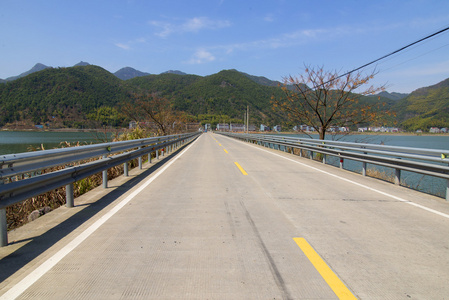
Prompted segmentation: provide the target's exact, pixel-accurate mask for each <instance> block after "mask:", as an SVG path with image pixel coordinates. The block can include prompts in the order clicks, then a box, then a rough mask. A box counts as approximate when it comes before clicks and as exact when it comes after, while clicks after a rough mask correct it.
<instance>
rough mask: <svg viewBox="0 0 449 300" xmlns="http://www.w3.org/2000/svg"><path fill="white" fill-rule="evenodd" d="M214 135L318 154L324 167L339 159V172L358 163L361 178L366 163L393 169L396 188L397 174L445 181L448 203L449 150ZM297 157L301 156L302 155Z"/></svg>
mask: <svg viewBox="0 0 449 300" xmlns="http://www.w3.org/2000/svg"><path fill="white" fill-rule="evenodd" d="M217 133H219V134H223V135H226V136H230V137H233V138H237V139H240V140H244V141H247V142H253V143H258V144H259V145H263V146H266V147H271V148H276V147H277V149H279V150H281V146H282V148H283V149H284V151H289V149H301V150H305V151H309V153H310V155H309V157H310V158H312V159H313V153H321V154H322V159H323V163H326V155H330V156H335V157H338V158H340V168H343V161H344V159H349V160H354V161H359V162H362V163H363V166H362V175H363V176H366V170H367V169H366V168H367V164H368V163H369V164H374V165H378V166H383V167H388V168H393V169H394V170H395V184H398V185H399V184H400V179H401V171H409V172H414V173H419V174H423V175H429V176H435V177H438V178H443V179H447V180H448V183H447V188H446V200H448V201H449V166H448V165H449V149H425V148H413V147H397V146H386V145H374V144H366V143H350V142H339V141H329V140H317V139H304V138H296V137H287V136H279V135H264V134H242V133H229V132H217ZM300 155H302V151H301V152H300Z"/></svg>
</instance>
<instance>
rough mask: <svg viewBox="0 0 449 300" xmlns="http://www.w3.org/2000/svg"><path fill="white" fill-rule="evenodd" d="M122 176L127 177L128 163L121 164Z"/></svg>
mask: <svg viewBox="0 0 449 300" xmlns="http://www.w3.org/2000/svg"><path fill="white" fill-rule="evenodd" d="M123 176H125V177H128V162H126V163H124V164H123Z"/></svg>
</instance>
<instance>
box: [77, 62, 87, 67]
mask: <svg viewBox="0 0 449 300" xmlns="http://www.w3.org/2000/svg"><path fill="white" fill-rule="evenodd" d="M85 66H90V63H87V62H85V61H80V62H79V63H77V64H76V65H74V67H85Z"/></svg>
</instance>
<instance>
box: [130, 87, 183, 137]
mask: <svg viewBox="0 0 449 300" xmlns="http://www.w3.org/2000/svg"><path fill="white" fill-rule="evenodd" d="M123 112H124V113H125V114H126V115H127V116H128V117H129V118H130V119H132V120H134V121H136V122H137V123H138V124H141V125H142V124H145V125H147V126H149V127H150V129H153V130H154V131H156V135H159V136H162V135H168V134H173V133H175V132H179V131H181V130H182V125H183V124H184V121H185V120H184V119H185V115H184V114H182V113H180V112H177V111H175V110H174V109H173V106H172V103H171V101H170V100H169V99H168V98H165V97H161V96H159V95H158V94H157V93H148V94H134V101H133V102H132V103H127V104H126V105H124V106H123Z"/></svg>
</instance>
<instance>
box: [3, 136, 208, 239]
mask: <svg viewBox="0 0 449 300" xmlns="http://www.w3.org/2000/svg"><path fill="white" fill-rule="evenodd" d="M200 134H201V133H200V132H195V133H188V134H181V135H170V136H163V137H155V138H147V139H139V140H131V141H123V142H111V143H102V144H95V145H88V146H79V147H70V148H62V149H52V150H43V151H36V152H27V153H19V154H8V155H0V246H6V245H7V244H8V241H7V223H6V209H5V208H6V207H8V206H10V205H13V204H16V203H19V202H21V201H24V200H26V199H28V198H31V197H34V196H37V195H40V194H43V193H45V192H48V191H51V190H54V189H57V188H60V187H63V186H66V205H67V206H68V207H73V206H74V205H73V183H74V182H76V181H79V180H81V179H84V178H86V177H88V176H91V175H93V174H97V173H100V172H103V187H105V188H106V187H107V169H109V168H112V167H115V166H117V165H120V164H124V173H125V174H124V175H125V176H127V175H128V164H127V163H128V161H131V160H133V159H135V158H138V159H139V168H142V156H143V155H146V154H151V153H153V152H156V157H159V150H162V154H163V150H164V149H167V150H168V149H170V148H171V149H173V147H174V146H179V145H181V144H184V143H186V142H187V141H190V140H192V139H194V138H196V137H197V136H199V135H200ZM98 157H101V158H102V159H99V160H96V161H92V162H88V163H82V162H83V161H85V160H88V159H92V158H98ZM150 157H151V156H150ZM57 166H63V167H64V168H63V169H61V170H58V171H54V172H49V173H45V174H41V171H42V170H45V169H48V168H52V167H57ZM24 175H26V176H25V177H27V178H25V179H22V180H14V178H15V177H16V176H24Z"/></svg>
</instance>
